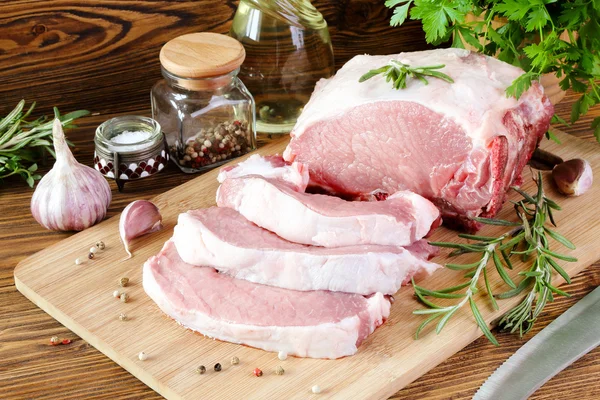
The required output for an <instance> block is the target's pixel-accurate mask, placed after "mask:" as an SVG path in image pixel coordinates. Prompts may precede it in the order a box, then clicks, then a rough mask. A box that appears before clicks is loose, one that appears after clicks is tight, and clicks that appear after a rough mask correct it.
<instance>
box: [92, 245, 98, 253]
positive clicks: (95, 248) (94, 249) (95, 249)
mask: <svg viewBox="0 0 600 400" xmlns="http://www.w3.org/2000/svg"><path fill="white" fill-rule="evenodd" d="M97 251H98V248H97V247H96V246H94V247H90V253H95V252H97Z"/></svg>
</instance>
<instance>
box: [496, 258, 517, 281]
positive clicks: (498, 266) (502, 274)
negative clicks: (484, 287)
mask: <svg viewBox="0 0 600 400" xmlns="http://www.w3.org/2000/svg"><path fill="white" fill-rule="evenodd" d="M492 258H493V260H494V264H495V265H496V270H497V271H498V275H500V277H501V278H502V280H503V281H504V282H506V284H507V285H508V286H510V287H511V288H513V289H516V287H517V285H515V283H514V282H513V281H512V279H510V276H508V274H507V273H506V270H505V269H504V265H502V262H501V261H500V257H498V254H497V253H496V252H495V251H494V252H492Z"/></svg>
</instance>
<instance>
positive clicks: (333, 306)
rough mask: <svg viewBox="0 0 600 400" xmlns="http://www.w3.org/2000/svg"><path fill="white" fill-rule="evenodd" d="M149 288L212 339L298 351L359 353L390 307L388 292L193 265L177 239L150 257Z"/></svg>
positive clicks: (171, 312)
mask: <svg viewBox="0 0 600 400" xmlns="http://www.w3.org/2000/svg"><path fill="white" fill-rule="evenodd" d="M143 286H144V290H145V291H146V293H147V294H148V296H150V298H151V299H152V300H154V302H155V303H156V304H157V305H158V307H159V308H160V309H161V310H162V311H163V312H164V313H165V314H167V315H168V316H169V317H171V318H173V319H174V320H175V321H177V322H178V323H179V324H181V325H183V326H184V327H186V328H189V329H192V330H194V331H197V332H200V333H202V334H204V335H206V336H209V337H211V338H215V339H219V340H224V341H227V342H232V343H240V344H246V345H248V346H252V347H257V348H259V349H263V350H267V351H284V352H287V353H288V354H292V355H295V356H299V357H312V358H330V359H335V358H339V357H344V356H349V355H352V354H354V353H356V351H357V348H358V346H359V345H360V344H361V342H362V341H363V340H364V339H365V338H366V337H367V336H369V335H370V334H371V333H372V332H373V331H374V330H375V328H377V327H378V326H379V325H381V324H382V323H383V322H384V321H385V319H386V318H387V317H388V315H389V313H390V302H389V300H388V299H387V298H386V297H385V296H384V295H383V294H381V293H375V294H374V295H372V296H370V297H368V298H367V297H364V296H361V295H357V294H347V293H336V292H327V291H313V292H296V291H292V290H286V289H280V288H275V287H271V286H265V285H259V284H256V283H252V282H248V281H245V280H240V279H234V278H232V277H230V276H228V275H224V274H220V273H218V272H217V271H216V270H214V269H213V268H209V267H194V266H192V265H189V264H186V263H185V262H184V261H183V260H182V259H181V258H180V257H179V255H178V254H177V251H176V249H175V246H174V244H173V242H171V241H167V242H166V243H165V245H164V247H163V249H162V250H161V251H160V253H158V255H156V256H153V257H151V258H150V259H149V260H148V261H146V263H145V264H144V270H143Z"/></svg>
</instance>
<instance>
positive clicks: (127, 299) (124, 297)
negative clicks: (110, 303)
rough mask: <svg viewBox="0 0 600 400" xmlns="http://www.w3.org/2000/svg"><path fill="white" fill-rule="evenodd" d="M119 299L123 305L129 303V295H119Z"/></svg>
mask: <svg viewBox="0 0 600 400" xmlns="http://www.w3.org/2000/svg"><path fill="white" fill-rule="evenodd" d="M119 298H120V299H121V301H122V302H123V303H127V302H128V301H129V295H128V294H127V293H121V296H119Z"/></svg>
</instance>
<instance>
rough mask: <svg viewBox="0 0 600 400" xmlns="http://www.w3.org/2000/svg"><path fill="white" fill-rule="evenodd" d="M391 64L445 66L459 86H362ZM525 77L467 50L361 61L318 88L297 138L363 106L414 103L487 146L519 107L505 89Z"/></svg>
mask: <svg viewBox="0 0 600 400" xmlns="http://www.w3.org/2000/svg"><path fill="white" fill-rule="evenodd" d="M391 59H394V60H398V61H400V62H403V63H405V64H410V65H411V66H415V67H417V66H429V65H438V64H444V65H445V67H444V68H442V69H440V70H438V71H440V72H443V73H445V74H447V75H449V76H450V77H451V78H452V79H453V80H454V83H448V82H445V81H443V80H441V79H436V78H433V77H428V78H427V80H428V82H429V84H428V85H425V84H423V83H422V82H421V81H419V80H417V79H408V80H407V87H406V88H405V89H402V90H396V89H394V88H393V87H392V85H391V83H390V82H386V81H385V77H383V76H382V75H378V76H376V77H373V78H371V79H369V80H368V81H365V82H362V83H360V82H359V81H358V80H359V78H360V77H361V76H362V75H363V74H365V73H366V72H368V71H369V70H371V69H376V68H379V67H381V66H384V65H386V64H387V63H388V62H389V61H390V60H391ZM521 74H523V70H521V69H520V68H517V67H514V66H512V65H510V64H507V63H504V62H501V61H498V60H496V59H494V58H492V57H486V56H480V55H471V53H470V52H469V51H467V50H464V49H437V50H428V51H418V52H411V53H400V54H394V55H385V56H368V55H359V56H355V57H354V58H352V59H351V60H350V61H348V62H347V63H346V64H345V65H344V66H343V67H342V68H341V69H340V70H339V71H338V72H337V74H336V75H335V76H334V77H332V78H330V79H329V80H327V81H326V82H321V83H320V84H319V85H317V88H316V90H315V92H314V93H313V95H312V97H311V99H310V102H309V103H308V104H307V105H306V106H305V107H304V111H303V113H302V114H301V116H300V117H299V118H298V122H297V123H296V126H295V127H294V129H293V134H292V136H295V137H298V136H300V135H302V134H303V132H304V131H305V129H306V128H308V127H309V126H311V125H312V124H314V123H315V122H318V121H321V120H326V119H329V118H331V117H332V116H335V115H338V114H341V113H343V112H345V111H347V110H348V109H350V108H353V107H356V106H358V105H361V104H368V103H373V102H380V101H409V102H413V103H417V104H420V105H423V106H425V107H427V108H429V109H431V110H433V111H436V112H438V113H440V114H442V115H445V116H447V117H450V118H452V119H453V120H454V121H455V122H456V123H458V124H459V125H460V126H462V127H463V129H464V131H465V133H466V134H467V135H468V136H470V137H471V138H472V139H473V141H474V144H475V143H477V142H479V143H480V144H482V145H483V144H485V143H487V142H488V140H489V137H490V135H491V134H493V136H496V135H497V134H504V133H505V132H504V131H505V130H506V128H505V127H504V125H503V124H502V123H501V120H502V116H503V115H504V114H505V112H506V111H507V110H508V109H511V108H514V107H515V106H516V105H517V103H518V101H517V100H516V99H515V98H513V97H506V94H505V89H506V88H507V87H508V86H509V85H510V84H511V83H512V81H513V80H514V79H515V78H517V77H518V76H520V75H521ZM285 158H286V159H287V157H285Z"/></svg>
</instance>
